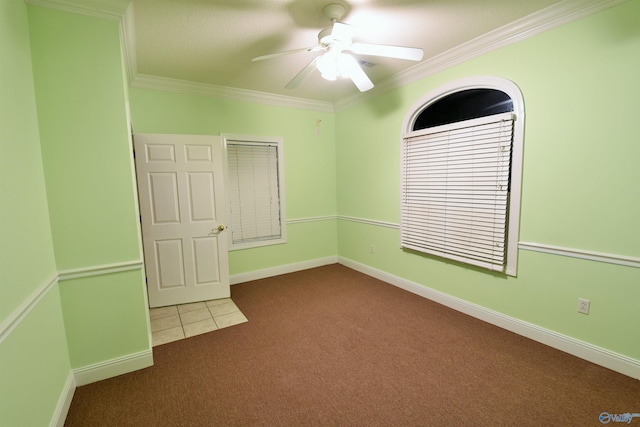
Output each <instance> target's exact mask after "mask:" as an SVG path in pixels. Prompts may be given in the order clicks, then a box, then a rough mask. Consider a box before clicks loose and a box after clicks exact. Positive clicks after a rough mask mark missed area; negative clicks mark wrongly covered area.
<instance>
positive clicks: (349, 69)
mask: <svg viewBox="0 0 640 427" xmlns="http://www.w3.org/2000/svg"><path fill="white" fill-rule="evenodd" d="M340 59H341V61H340V62H341V67H344V68H343V70H341V72H343V73H344V74H346V75H347V76H349V78H350V79H351V81H352V82H353V84H354V85H356V87H357V88H358V90H359V91H360V92H366V91H368V90H369V89H372V88H373V82H372V81H371V79H369V76H367V74H366V73H365V72H364V70H362V68H360V65H359V64H358V61H356V59H355V58H354V57H353V56H351V55H347V54H344V53H343V54H342V57H341V58H340Z"/></svg>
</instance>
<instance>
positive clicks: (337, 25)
mask: <svg viewBox="0 0 640 427" xmlns="http://www.w3.org/2000/svg"><path fill="white" fill-rule="evenodd" d="M345 11H346V10H345V7H344V6H343V5H341V4H338V3H332V4H329V5H327V6H325V8H324V9H323V13H324V15H325V16H326V17H327V18H328V19H330V20H331V22H333V26H331V27H329V28H325V29H324V30H322V31H320V33H319V34H318V45H317V46H313V47H308V48H302V49H294V50H288V51H284V52H277V53H271V54H268V55H262V56H257V57H255V58H253V59H252V60H251V61H252V62H255V61H262V60H264V59H271V58H276V57H279V56H283V55H289V54H292V53H297V52H303V51H306V52H316V51H324V52H325V53H323V54H322V55H320V56H317V57H315V58H314V59H312V60H311V62H309V63H308V64H307V65H306V66H305V67H304V68H303V69H302V70H301V71H300V72H299V73H298V74H296V76H295V77H294V78H293V79H292V80H291V81H290V82H289V83H287V85H286V86H285V87H286V88H287V89H294V88H296V87H297V86H298V85H299V84H300V83H301V82H302V81H303V80H304V79H305V78H306V77H307V76H308V75H309V74H311V73H312V72H313V71H314V70H316V69H317V70H318V71H320V74H321V76H322V77H323V78H324V79H327V80H336V79H337V78H338V77H348V78H349V79H351V81H352V82H353V83H354V84H355V85H356V87H357V88H358V90H360V92H365V91H367V90H369V89H371V88H373V82H372V81H371V79H369V76H367V74H366V73H365V72H364V70H363V69H362V68H361V67H360V64H359V63H358V61H357V60H356V58H355V57H354V56H353V55H351V54H349V53H346V52H353V53H354V54H356V55H358V54H360V55H370V56H384V57H387V58H397V59H406V60H410V61H420V60H421V59H422V55H423V52H422V49H420V48H416V47H403V46H389V45H381V44H370V43H354V42H353V41H352V40H351V39H352V37H353V36H354V34H355V32H356V27H354V26H352V25H348V24H345V23H342V22H340V19H341V18H342V17H343V16H344V13H345Z"/></svg>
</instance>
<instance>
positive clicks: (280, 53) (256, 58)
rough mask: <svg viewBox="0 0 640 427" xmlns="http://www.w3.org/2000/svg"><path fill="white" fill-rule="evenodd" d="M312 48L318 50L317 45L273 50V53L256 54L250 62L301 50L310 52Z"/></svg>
mask: <svg viewBox="0 0 640 427" xmlns="http://www.w3.org/2000/svg"><path fill="white" fill-rule="evenodd" d="M314 50H318V46H314V47H303V48H301V49H293V50H285V51H283V52H275V53H270V54H268V55H262V56H256V57H255V58H253V59H251V62H256V61H262V60H264V59H271V58H277V57H279V56H285V55H290V54H292V53H298V52H303V51H307V52H311V51H314Z"/></svg>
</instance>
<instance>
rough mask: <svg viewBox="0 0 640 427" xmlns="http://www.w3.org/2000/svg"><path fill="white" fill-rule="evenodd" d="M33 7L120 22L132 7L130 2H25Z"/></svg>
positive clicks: (58, 0)
mask: <svg viewBox="0 0 640 427" xmlns="http://www.w3.org/2000/svg"><path fill="white" fill-rule="evenodd" d="M24 2H25V3H26V4H30V5H33V6H40V7H46V8H49V9H57V10H62V11H65V12H71V13H77V14H80V15H87V16H93V17H95V18H102V19H109V20H111V21H120V20H121V18H122V16H123V15H124V14H125V12H126V11H127V9H128V8H129V7H130V5H131V1H130V0H24Z"/></svg>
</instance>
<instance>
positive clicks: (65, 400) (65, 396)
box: [50, 371, 76, 427]
mask: <svg viewBox="0 0 640 427" xmlns="http://www.w3.org/2000/svg"><path fill="white" fill-rule="evenodd" d="M75 392H76V379H75V377H74V376H73V372H71V371H69V376H68V377H67V382H66V383H65V384H64V388H63V390H62V394H60V399H59V400H58V404H57V405H56V411H55V412H54V414H53V418H51V424H50V427H63V426H64V421H65V420H66V419H67V414H68V413H69V408H70V407H71V400H72V399H73V394H74V393H75Z"/></svg>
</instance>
